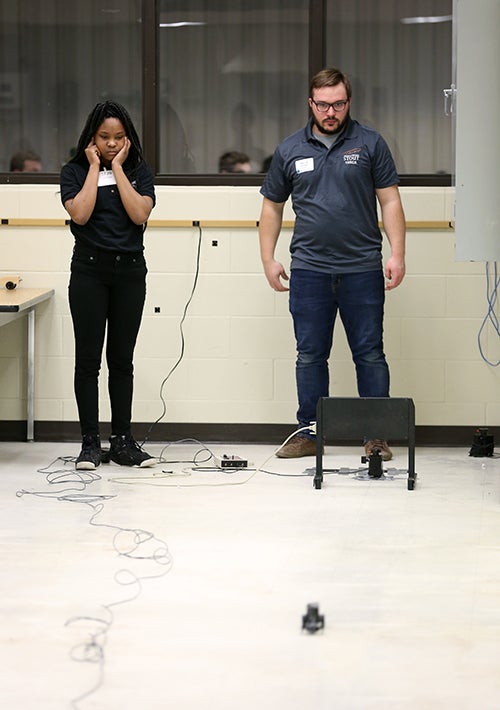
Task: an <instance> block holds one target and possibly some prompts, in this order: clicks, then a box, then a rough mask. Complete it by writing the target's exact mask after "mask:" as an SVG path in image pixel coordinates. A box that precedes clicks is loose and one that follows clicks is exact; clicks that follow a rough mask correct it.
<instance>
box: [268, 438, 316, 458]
mask: <svg viewBox="0 0 500 710" xmlns="http://www.w3.org/2000/svg"><path fill="white" fill-rule="evenodd" d="M276 456H277V457H278V458H279V459H298V458H300V457H301V456H316V440H315V439H309V438H308V437H307V436H300V434H297V436H294V437H293V438H292V439H290V441H289V442H288V444H285V445H284V446H282V447H281V449H278V451H277V452H276Z"/></svg>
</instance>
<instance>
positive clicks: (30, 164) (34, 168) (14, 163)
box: [10, 150, 42, 173]
mask: <svg viewBox="0 0 500 710" xmlns="http://www.w3.org/2000/svg"><path fill="white" fill-rule="evenodd" d="M41 171H42V159H41V158H40V156H39V155H38V154H37V153H35V152H34V151H33V150H21V151H19V152H18V153H14V155H13V156H12V158H11V159H10V172H11V173H40V172H41Z"/></svg>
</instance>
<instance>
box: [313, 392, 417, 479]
mask: <svg viewBox="0 0 500 710" xmlns="http://www.w3.org/2000/svg"><path fill="white" fill-rule="evenodd" d="M370 439H385V440H386V441H400V442H404V443H407V445H408V490H413V489H414V487H415V477H416V474H415V405H414V404H413V400H412V399H409V398H406V397H321V399H319V401H318V405H317V408H316V473H315V476H314V481H313V485H314V488H317V489H318V488H321V484H322V481H323V471H324V470H326V469H323V445H324V443H325V442H328V443H330V444H335V443H338V442H340V441H342V442H345V441H356V442H358V443H359V442H360V441H363V440H365V441H367V440H370Z"/></svg>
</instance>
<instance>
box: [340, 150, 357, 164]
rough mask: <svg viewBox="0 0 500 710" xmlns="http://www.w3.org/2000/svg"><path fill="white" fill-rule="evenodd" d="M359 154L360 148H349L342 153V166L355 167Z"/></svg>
mask: <svg viewBox="0 0 500 710" xmlns="http://www.w3.org/2000/svg"><path fill="white" fill-rule="evenodd" d="M360 154H361V148H351V150H347V151H346V152H345V153H344V164H345V165H357V164H358V161H359V156H360Z"/></svg>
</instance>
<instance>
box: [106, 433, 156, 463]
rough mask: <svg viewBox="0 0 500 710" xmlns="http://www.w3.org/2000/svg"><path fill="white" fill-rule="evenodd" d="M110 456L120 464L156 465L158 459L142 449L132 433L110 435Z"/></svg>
mask: <svg viewBox="0 0 500 710" xmlns="http://www.w3.org/2000/svg"><path fill="white" fill-rule="evenodd" d="M109 443H110V449H109V457H110V459H111V461H114V462H115V463H117V464H119V465H120V466H140V467H141V468H147V467H148V466H154V465H155V464H156V459H155V458H154V457H153V456H150V455H149V454H147V453H146V452H145V451H143V450H142V449H141V447H140V446H139V444H138V443H137V442H136V441H135V440H134V439H133V438H132V436H131V435H130V434H125V435H121V436H120V435H119V434H112V435H111V436H110V437H109Z"/></svg>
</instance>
